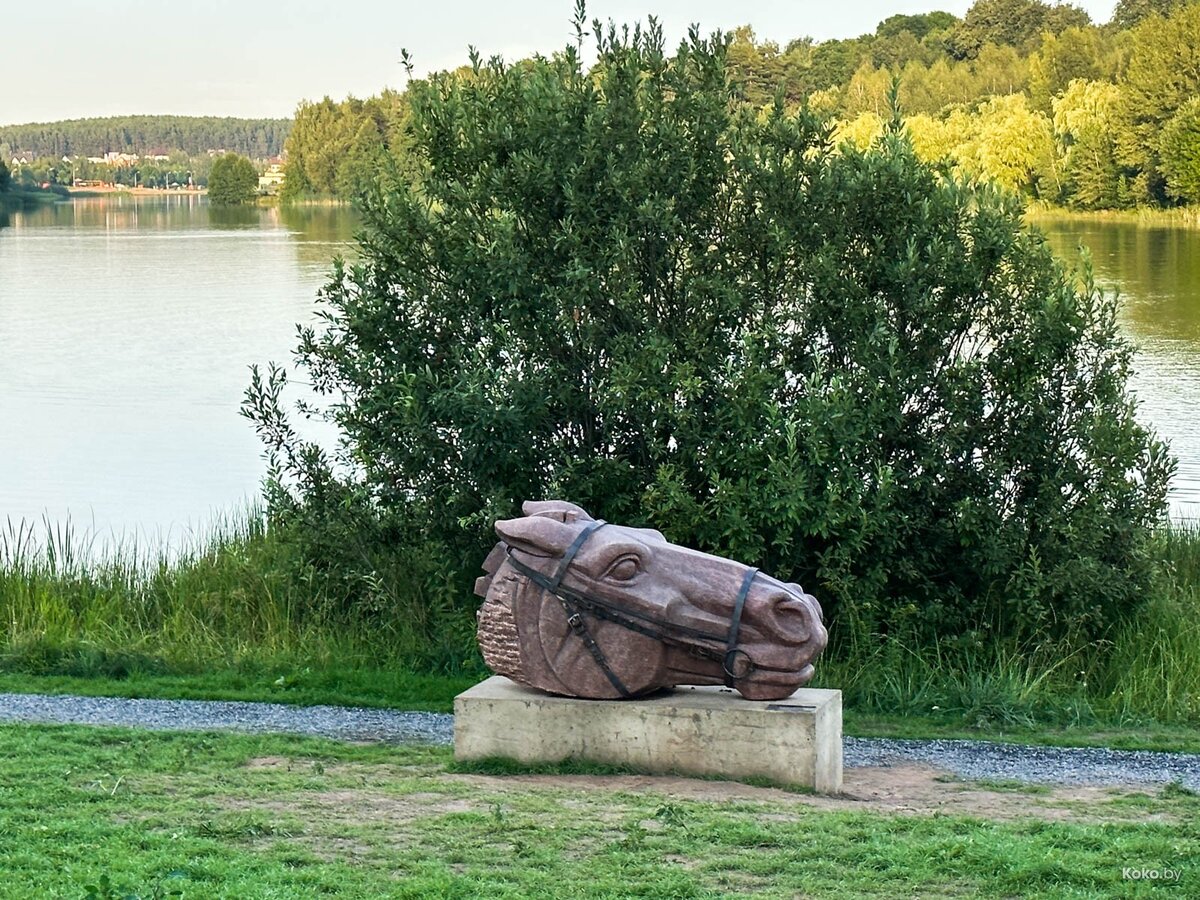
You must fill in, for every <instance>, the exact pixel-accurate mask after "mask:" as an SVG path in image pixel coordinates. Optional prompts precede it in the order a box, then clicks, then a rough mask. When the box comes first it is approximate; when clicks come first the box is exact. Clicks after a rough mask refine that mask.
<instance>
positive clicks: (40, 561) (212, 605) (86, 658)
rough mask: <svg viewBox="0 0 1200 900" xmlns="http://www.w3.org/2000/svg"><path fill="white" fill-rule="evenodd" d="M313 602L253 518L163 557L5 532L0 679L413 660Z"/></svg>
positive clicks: (408, 640) (396, 641) (400, 646)
mask: <svg viewBox="0 0 1200 900" xmlns="http://www.w3.org/2000/svg"><path fill="white" fill-rule="evenodd" d="M323 590H324V588H323V587H322V585H321V582H320V579H319V578H317V577H316V576H315V574H314V573H313V572H312V571H311V569H309V568H306V567H305V566H303V565H302V564H300V563H299V562H298V561H297V560H296V559H294V558H293V556H292V554H291V552H290V550H289V548H288V546H287V545H286V543H285V542H283V541H281V540H279V539H278V538H277V537H276V536H275V535H273V534H272V533H270V532H269V531H268V529H267V528H266V526H265V524H264V522H263V520H262V517H261V516H258V515H253V514H251V515H244V516H238V517H234V518H230V519H227V520H225V521H223V522H220V523H218V524H217V525H216V526H215V527H213V528H212V529H211V530H210V531H209V532H207V533H205V534H203V535H199V536H196V537H194V538H193V539H192V540H191V541H190V543H189V544H188V545H185V546H183V547H179V548H175V549H173V550H172V551H170V552H168V551H165V550H154V551H150V552H146V551H143V550H142V549H141V548H139V547H138V546H137V545H136V543H132V542H127V543H124V544H119V545H117V546H115V547H108V548H100V547H98V546H97V541H96V539H95V536H94V535H84V534H80V533H78V532H76V531H75V530H74V529H73V528H72V527H71V526H70V525H69V524H67V525H62V526H56V525H52V524H50V523H43V524H42V525H41V526H38V527H33V526H30V525H28V524H25V523H22V524H19V525H18V524H14V523H13V522H11V521H10V522H8V523H7V524H6V526H5V527H4V528H2V529H0V668H2V669H5V670H8V671H26V672H32V673H41V674H56V675H89V674H96V675H108V676H112V675H116V676H121V675H123V674H125V673H127V672H129V671H131V670H137V671H142V672H146V673H180V674H187V673H200V672H204V671H210V670H212V669H215V668H216V669H219V668H241V669H250V670H253V669H256V668H260V667H264V666H268V667H277V666H279V665H281V664H284V665H286V664H296V665H300V664H303V665H308V666H322V667H331V666H332V667H338V668H350V667H354V666H357V665H362V666H372V667H378V666H379V665H381V664H382V663H383V662H385V661H388V662H392V663H396V662H398V661H403V660H405V659H410V660H411V659H413V658H414V656H413V654H414V651H415V648H414V647H413V646H411V645H412V642H413V641H412V636H411V635H408V634H406V633H405V631H404V630H403V629H402V628H401V627H398V626H397V627H392V628H389V627H387V625H380V624H379V623H373V624H372V625H371V626H370V627H367V626H365V625H362V624H359V623H353V622H345V621H334V620H333V619H331V618H330V617H329V616H328V614H326V613H323V612H322V610H323V609H325V608H326V607H327V604H323V603H322V602H321V594H322V592H323Z"/></svg>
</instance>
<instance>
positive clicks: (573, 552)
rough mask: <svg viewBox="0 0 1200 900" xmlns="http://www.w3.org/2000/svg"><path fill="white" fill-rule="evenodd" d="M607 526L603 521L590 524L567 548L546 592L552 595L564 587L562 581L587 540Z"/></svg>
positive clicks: (547, 585)
mask: <svg viewBox="0 0 1200 900" xmlns="http://www.w3.org/2000/svg"><path fill="white" fill-rule="evenodd" d="M605 524H606V523H605V521H604V520H603V519H597V520H596V521H595V522H589V523H588V524H587V526H586V527H585V528H584V529H583V531H581V532H579V534H577V535H576V536H575V540H574V541H572V542H571V546H570V547H568V548H567V552H566V553H564V554H563V555H562V561H561V562H560V563H559V564H558V571H556V572H555V573H554V577H553V578H551V579H550V581H549V583H548V584H545V585H543V587H545V589H546V590H548V591H549V592H550V593H552V594H557V593H558V589H559V587H560V586H561V585H562V580H563V579H564V578H565V577H566V575H567V569H569V568H571V563H573V562H574V561H575V557H576V556H577V555H578V554H579V551H580V550H581V549H583V545H584V544H585V543H587V539H588V538H590V537H591V536H592V534H594V533H595V532H596V531H598V530H600V529H601V528H603V527H604V526H605Z"/></svg>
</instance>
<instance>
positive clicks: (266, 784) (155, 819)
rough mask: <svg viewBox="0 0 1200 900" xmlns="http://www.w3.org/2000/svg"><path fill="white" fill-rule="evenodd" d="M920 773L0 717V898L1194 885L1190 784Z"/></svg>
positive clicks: (854, 892) (983, 891)
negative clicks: (867, 780) (866, 776)
mask: <svg viewBox="0 0 1200 900" xmlns="http://www.w3.org/2000/svg"><path fill="white" fill-rule="evenodd" d="M884 771H888V770H884ZM910 775H911V773H910ZM913 777H915V778H917V780H918V781H920V780H921V779H922V778H923V779H924V780H923V781H921V784H920V786H919V790H917V793H916V794H912V796H911V797H910V796H908V795H905V794H904V790H908V791H910V792H911V791H912V790H914V788H912V786H911V785H910V786H909V787H908V788H903V789H902V790H901V789H896V790H900V793H899V794H897V793H896V790H891V789H889V790H891V793H890V794H889V796H890V797H891V799H890V800H889V799H887V797H885V798H884V799H882V800H881V799H878V798H876V799H858V800H855V799H846V798H840V799H839V798H819V797H811V796H807V795H803V794H794V793H786V792H783V791H779V790H773V789H769V788H757V787H751V786H747V785H737V784H728V783H721V782H711V781H700V780H689V779H678V778H676V779H671V778H663V779H657V778H646V777H630V776H613V777H598V776H580V775H575V776H571V775H560V776H530V775H518V776H500V775H494V774H491V775H489V774H479V773H478V771H475V772H468V771H459V770H456V769H455V768H454V766H453V763H452V762H451V759H450V755H449V752H448V751H447V750H445V749H440V748H439V749H434V748H422V747H406V748H389V747H380V746H350V745H344V744H335V743H331V742H325V741H315V740H307V739H299V738H281V737H256V736H246V735H227V734H221V735H214V734H170V733H168V734H163V733H148V732H139V731H132V730H120V729H88V728H79V727H41V726H33V727H31V726H3V727H0V897H13V898H26V897H33V896H36V897H71V898H83V897H113V898H115V897H131V896H136V897H142V898H149V897H165V896H182V897H195V898H201V897H239V898H256V897H311V896H318V895H322V894H324V895H330V896H347V897H378V896H388V897H431V896H436V897H489V898H492V897H530V896H535V897H631V896H640V897H717V896H727V895H737V894H741V895H747V894H753V895H756V896H766V897H772V896H777V897H793V896H797V895H799V896H838V897H847V896H851V897H852V896H875V897H900V896H904V897H911V896H922V897H929V896H1005V897H1011V896H1056V897H1058V896H1078V897H1091V896H1096V897H1099V896H1114V895H1118V894H1119V895H1122V896H1130V895H1133V896H1137V895H1150V894H1153V893H1158V892H1165V891H1172V892H1174V891H1178V892H1182V893H1187V892H1188V891H1189V890H1192V891H1194V890H1195V889H1196V888H1195V885H1196V884H1197V883H1200V881H1198V880H1200V798H1197V797H1196V796H1195V795H1193V794H1191V793H1189V792H1186V791H1183V790H1181V789H1178V788H1174V789H1172V788H1167V789H1164V790H1161V791H1155V792H1152V793H1138V792H1111V791H1102V790H1100V789H1075V790H1073V791H1063V790H1050V789H1046V788H1036V789H1035V788H1030V789H1027V790H1026V789H1022V788H1020V787H1019V786H1016V789H1015V790H1014V786H1012V785H983V786H980V785H969V784H964V783H960V782H953V781H946V780H943V781H941V782H939V781H938V780H937V779H936V778H935V779H932V780H931V779H930V778H928V777H927V776H922V775H921V773H916V775H915V776H913ZM893 787H894V786H893ZM848 788H849V789H851V790H858V791H859V792H860V794H861V795H862V796H865V797H868V798H870V796H871V793H872V792H871V790H869V789H868V788H869V785H858V786H857V787H855V785H854V784H853V783H852V782H848ZM931 790H932V791H934V792H935V793H936V792H939V791H940V792H941V794H942V796H941V799H940V800H936V802H935V801H932V800H930V797H931V796H933V795H932V794H930V791H931ZM884 793H885V794H887V793H888V792H887V791H885V792H884ZM914 797H915V798H916V799H913V798H914ZM921 798H924V799H921ZM947 810H951V811H953V814H946V811H947ZM1123 867H1136V868H1147V869H1158V870H1160V871H1161V870H1166V869H1170V870H1172V871H1177V872H1179V879H1180V880H1179V882H1178V883H1175V882H1172V883H1166V882H1163V881H1155V882H1152V881H1149V880H1141V881H1131V880H1126V879H1123V877H1122V875H1123V873H1122V868H1123Z"/></svg>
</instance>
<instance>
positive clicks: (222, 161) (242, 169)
mask: <svg viewBox="0 0 1200 900" xmlns="http://www.w3.org/2000/svg"><path fill="white" fill-rule="evenodd" d="M257 192H258V173H257V172H256V171H255V170H254V163H252V162H250V160H248V159H246V157H244V156H238V155H237V154H236V153H225V154H222V155H221V156H218V157H217V158H216V159H215V160H213V164H212V172H211V173H209V176H208V199H209V201H210V202H212V203H214V204H217V205H219V206H235V205H237V204H239V203H249V202H250V201H251V200H253V199H254V195H255V194H256V193H257Z"/></svg>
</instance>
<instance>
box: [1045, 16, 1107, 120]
mask: <svg viewBox="0 0 1200 900" xmlns="http://www.w3.org/2000/svg"><path fill="white" fill-rule="evenodd" d="M1105 57H1106V54H1105V45H1104V38H1103V34H1102V32H1101V31H1100V29H1098V28H1093V27H1091V26H1088V27H1086V28H1068V29H1066V30H1065V31H1063V32H1062V33H1061V34H1058V35H1054V34H1050V33H1047V34H1045V35H1044V36H1043V38H1042V46H1041V47H1040V48H1039V49H1038V51H1037V52H1036V53H1034V54H1033V55H1032V56H1031V57H1030V59H1029V97H1030V99H1031V100H1032V101H1033V106H1034V108H1035V109H1038V110H1040V111H1042V112H1049V111H1050V104H1051V101H1052V100H1053V99H1054V98H1055V97H1058V96H1059V95H1060V94H1062V92H1063V91H1065V90H1066V89H1067V86H1068V85H1069V84H1070V83H1071V82H1072V81H1074V80H1075V79H1084V80H1095V79H1098V78H1101V77H1102V76H1104V75H1105V74H1107V73H1106V72H1105V71H1104V70H1105V68H1106V66H1105V62H1106V58H1105Z"/></svg>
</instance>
